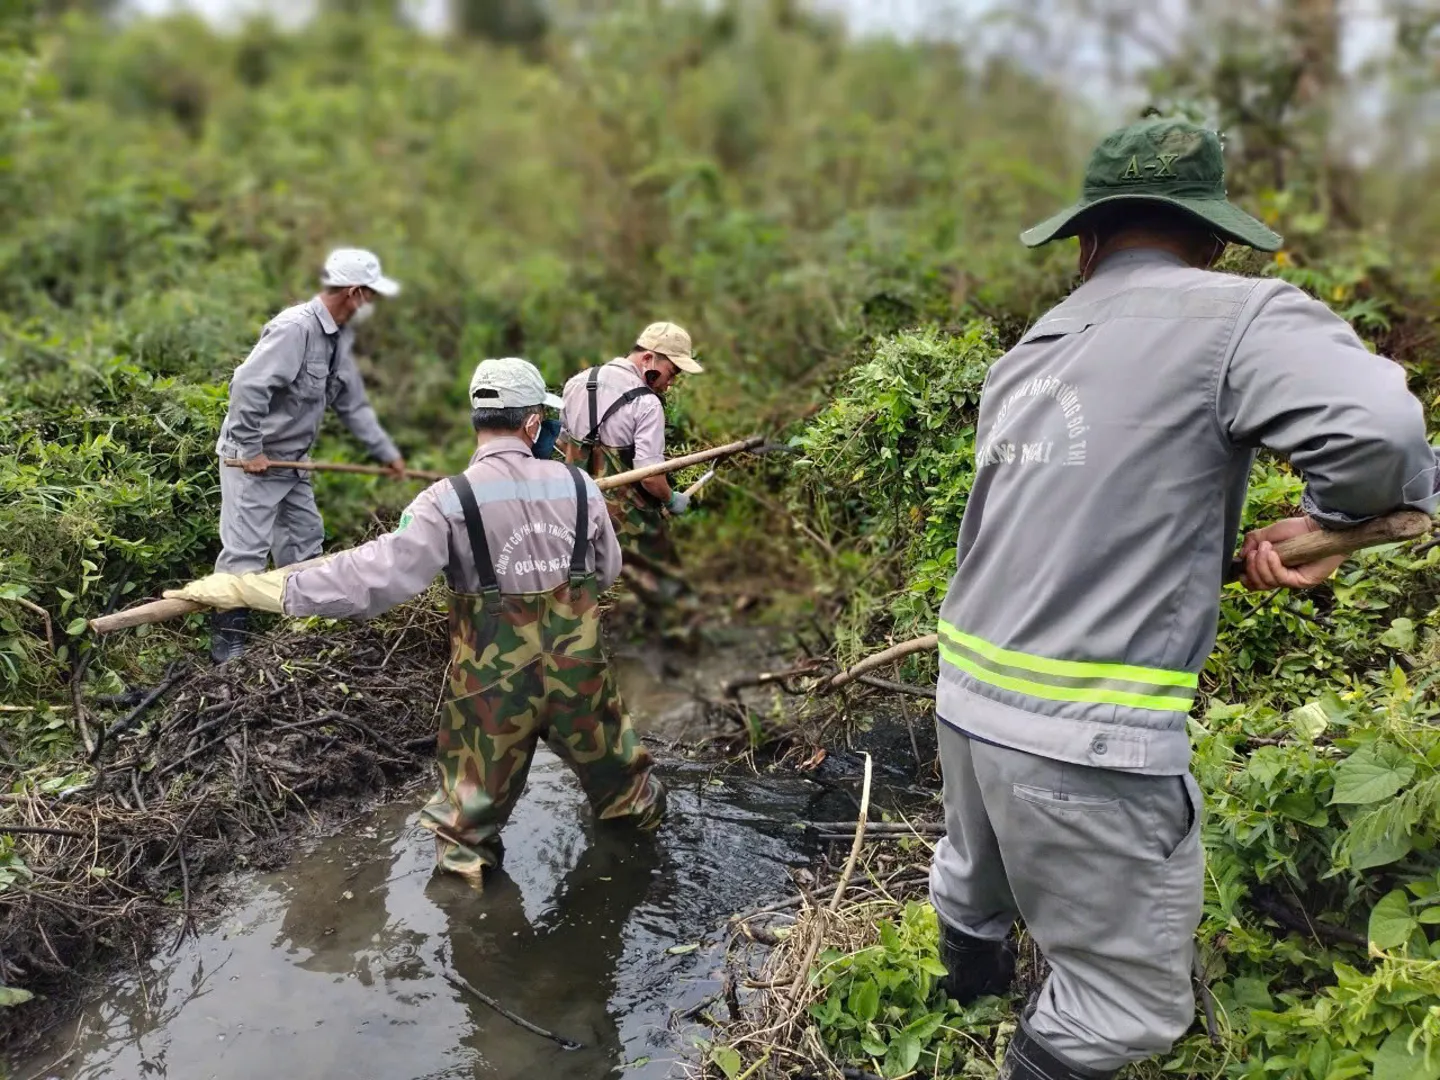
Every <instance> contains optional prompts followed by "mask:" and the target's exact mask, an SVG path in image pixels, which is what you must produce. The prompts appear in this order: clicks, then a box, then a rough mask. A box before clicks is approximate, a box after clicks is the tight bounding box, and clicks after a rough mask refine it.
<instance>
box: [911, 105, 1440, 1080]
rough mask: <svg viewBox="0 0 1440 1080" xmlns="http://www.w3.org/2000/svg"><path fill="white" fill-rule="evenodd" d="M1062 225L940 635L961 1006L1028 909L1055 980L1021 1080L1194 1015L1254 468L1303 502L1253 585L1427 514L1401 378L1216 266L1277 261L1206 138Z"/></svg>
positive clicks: (1317, 312) (1110, 172)
mask: <svg viewBox="0 0 1440 1080" xmlns="http://www.w3.org/2000/svg"><path fill="white" fill-rule="evenodd" d="M1070 236H1073V237H1076V238H1078V239H1079V248H1080V251H1079V266H1080V275H1081V277H1082V278H1083V279H1084V282H1083V284H1081V285H1080V286H1079V287H1078V288H1077V289H1076V290H1075V291H1074V292H1073V293H1071V294H1070V296H1069V297H1067V298H1066V299H1065V300H1064V301H1063V302H1061V303H1060V304H1059V305H1057V306H1056V307H1054V308H1052V309H1051V310H1050V311H1048V312H1047V313H1046V314H1045V315H1043V316H1042V317H1041V318H1040V319H1039V320H1038V321H1037V322H1036V323H1035V324H1034V325H1033V326H1031V327H1030V328H1029V329H1028V330H1027V331H1026V332H1025V333H1024V335H1023V336H1022V337H1021V339H1020V340H1019V342H1017V343H1016V345H1015V346H1014V347H1013V348H1012V349H1011V350H1010V351H1009V352H1008V353H1006V354H1005V356H1003V357H1001V358H1000V359H999V360H998V361H996V362H995V364H994V365H992V367H991V369H990V371H989V373H988V375H987V378H986V381H985V387H984V389H983V391H982V393H981V398H980V410H979V419H978V422H977V424H976V431H975V445H976V461H975V479H974V482H973V484H972V486H971V490H970V495H969V499H968V502H967V504H966V508H965V514H964V518H963V521H962V523H961V526H960V536H959V541H958V545H957V551H956V570H955V576H954V578H953V579H952V580H951V583H950V588H949V591H948V593H947V595H946V597H945V601H944V603H943V604H942V605H941V608H940V619H939V627H938V631H939V633H938V638H939V653H940V675H939V684H938V687H937V690H936V715H937V718H938V720H939V724H938V734H937V741H938V745H939V751H940V762H941V766H942V769H943V773H944V782H945V825H946V835H945V836H944V837H943V838H942V839H941V840H940V841H939V843H938V844H937V845H936V848H935V856H934V862H933V864H932V867H931V874H930V895H931V899H932V901H933V902H934V905H935V910H936V913H937V914H938V916H939V918H940V924H941V956H942V959H943V961H944V963H945V966H946V968H947V970H948V975H947V977H946V990H947V992H948V993H949V995H950V996H951V997H952V998H954V999H956V1000H957V1001H959V1002H961V1003H962V1004H963V1003H968V1002H971V1001H974V1000H975V999H976V998H978V997H981V996H983V995H985V994H998V993H1003V992H1004V991H1005V990H1006V989H1007V987H1008V986H1009V984H1010V980H1011V976H1012V975H1013V973H1014V967H1015V950H1014V947H1013V944H1012V942H1011V934H1012V929H1013V926H1014V925H1015V923H1016V921H1017V920H1023V921H1024V923H1025V926H1026V929H1027V930H1028V932H1029V934H1030V936H1031V938H1032V939H1033V940H1034V941H1035V942H1036V944H1037V945H1038V946H1039V947H1040V951H1041V952H1042V953H1043V954H1044V956H1045V959H1046V960H1047V961H1048V963H1049V967H1050V973H1049V975H1048V977H1047V978H1046V980H1045V982H1044V984H1043V985H1042V986H1041V987H1040V989H1039V990H1038V991H1037V992H1036V994H1035V996H1034V997H1033V998H1032V999H1031V1001H1030V1002H1029V1003H1028V1005H1027V1007H1026V1008H1025V1010H1024V1013H1023V1015H1022V1017H1021V1020H1020V1023H1019V1025H1018V1027H1017V1029H1016V1032H1015V1035H1014V1036H1013V1038H1012V1039H1011V1040H1010V1043H1009V1046H1008V1048H1007V1050H1006V1055H1005V1059H1004V1061H1003V1063H1002V1065H1001V1069H1000V1077H1001V1080H1103V1078H1106V1077H1109V1076H1112V1075H1113V1074H1114V1073H1115V1072H1116V1071H1117V1070H1119V1069H1120V1068H1122V1067H1123V1066H1125V1065H1127V1064H1129V1063H1131V1062H1135V1061H1139V1060H1142V1059H1144V1058H1148V1057H1152V1056H1154V1055H1156V1054H1163V1053H1165V1052H1167V1051H1168V1050H1169V1048H1170V1047H1171V1045H1172V1044H1173V1043H1174V1042H1175V1040H1176V1039H1178V1038H1179V1037H1180V1036H1181V1035H1183V1034H1184V1033H1185V1031H1186V1030H1187V1029H1188V1028H1189V1027H1190V1025H1191V1024H1192V1023H1193V1022H1194V1020H1195V999H1194V994H1193V992H1192V989H1191V978H1190V976H1191V970H1192V965H1193V960H1194V935H1195V931H1196V928H1197V926H1198V925H1199V922H1200V915H1201V906H1202V902H1203V899H1204V889H1203V881H1204V878H1203V873H1204V869H1203V867H1204V858H1203V854H1202V850H1201V844H1200V824H1201V816H1202V806H1201V797H1200V789H1199V788H1198V787H1197V786H1196V783H1195V781H1194V779H1193V778H1192V777H1191V775H1190V744H1189V739H1188V735H1187V719H1188V717H1189V714H1190V712H1191V710H1192V709H1193V708H1194V705H1195V702H1196V700H1197V698H1198V697H1199V694H1198V688H1199V678H1198V676H1199V672H1200V669H1201V668H1202V667H1203V666H1204V664H1205V661H1206V658H1207V657H1208V655H1209V653H1210V650H1211V647H1212V645H1213V644H1214V641H1215V631H1216V624H1217V621H1218V614H1219V604H1218V600H1217V597H1218V594H1219V591H1220V588H1221V583H1222V581H1223V579H1224V575H1225V572H1226V569H1227V566H1228V564H1229V562H1230V559H1231V555H1232V553H1233V552H1234V545H1235V542H1236V538H1237V534H1238V531H1239V527H1240V521H1241V514H1242V511H1243V509H1244V506H1245V494H1246V485H1247V482H1248V478H1249V474H1250V467H1251V464H1252V462H1253V461H1254V457H1255V453H1256V452H1257V450H1259V449H1261V448H1266V449H1269V450H1271V451H1273V452H1275V453H1277V454H1280V455H1282V456H1284V457H1286V458H1288V459H1289V461H1290V464H1291V466H1292V467H1294V469H1295V470H1296V472H1298V473H1299V474H1301V475H1302V476H1303V477H1304V479H1305V490H1304V495H1303V498H1302V499H1301V503H1300V510H1301V511H1302V512H1301V513H1299V514H1297V515H1296V516H1294V517H1290V518H1288V519H1286V520H1284V521H1281V522H1278V523H1276V524H1273V525H1270V526H1268V527H1266V528H1263V529H1259V530H1257V531H1255V532H1252V533H1250V534H1249V536H1247V537H1246V540H1245V544H1244V548H1243V549H1242V550H1243V554H1244V556H1245V575H1244V580H1245V583H1246V584H1247V585H1248V586H1249V587H1251V588H1254V589H1274V588H1292V589H1296V588H1308V587H1310V586H1312V585H1316V584H1319V583H1320V582H1322V581H1324V580H1325V578H1327V577H1328V576H1329V575H1330V574H1331V573H1332V572H1333V571H1334V570H1335V568H1336V566H1337V565H1338V563H1339V561H1340V558H1339V557H1336V558H1332V559H1322V560H1319V561H1316V562H1313V563H1310V564H1308V565H1305V566H1298V567H1286V566H1284V565H1283V564H1282V563H1281V561H1280V557H1279V555H1278V554H1277V552H1276V551H1275V547H1274V545H1275V544H1277V543H1279V542H1280V541H1282V540H1285V539H1287V538H1289V537H1291V536H1295V535H1298V534H1299V533H1302V532H1307V531H1313V530H1316V529H1345V528H1348V527H1351V526H1354V525H1357V524H1359V523H1361V522H1364V521H1367V520H1369V519H1371V518H1373V517H1377V516H1379V515H1382V514H1385V513H1388V512H1390V511H1392V510H1396V509H1399V508H1401V507H1413V508H1415V509H1420V510H1425V511H1427V512H1428V511H1433V509H1434V506H1435V503H1436V499H1435V494H1434V492H1435V479H1436V471H1437V470H1436V463H1435V457H1434V454H1433V453H1432V451H1431V449H1430V446H1429V444H1428V442H1427V440H1426V433H1425V417H1424V410H1423V409H1422V408H1421V406H1420V403H1419V402H1418V401H1416V400H1415V398H1414V397H1413V396H1412V395H1411V394H1410V393H1409V391H1408V390H1407V389H1406V387H1405V373H1404V371H1403V369H1402V368H1401V367H1400V366H1399V365H1397V364H1394V363H1392V362H1390V361H1389V360H1386V359H1385V358H1384V357H1380V356H1376V355H1374V354H1372V353H1371V352H1369V351H1368V350H1367V349H1366V347H1365V345H1364V343H1363V342H1361V341H1360V339H1359V338H1358V337H1357V336H1356V335H1355V332H1354V331H1353V330H1352V329H1351V328H1350V326H1349V325H1348V324H1346V323H1345V322H1344V321H1343V320H1342V319H1340V318H1339V317H1338V316H1336V315H1335V314H1334V313H1333V312H1331V311H1330V310H1329V309H1328V308H1327V307H1326V306H1325V305H1324V304H1321V303H1320V302H1318V301H1316V300H1314V299H1312V298H1310V297H1308V296H1306V295H1305V294H1304V293H1303V292H1301V291H1300V290H1299V289H1297V288H1295V287H1294V286H1293V285H1289V284H1287V283H1286V282H1284V281H1281V280H1278V279H1276V278H1273V277H1267V278H1247V277H1240V276H1238V275H1234V274H1225V273H1217V272H1215V271H1213V270H1211V269H1210V267H1211V266H1213V265H1214V263H1215V261H1216V260H1217V259H1218V258H1219V257H1220V255H1221V254H1222V253H1223V252H1224V250H1225V248H1226V246H1227V245H1228V244H1230V243H1239V244H1244V245H1247V246H1249V247H1252V248H1258V249H1261V250H1266V251H1270V250H1276V249H1278V248H1279V246H1280V244H1281V239H1280V237H1279V236H1277V235H1276V234H1275V233H1273V232H1271V231H1270V230H1269V229H1268V228H1266V227H1265V226H1264V225H1262V224H1261V223H1260V222H1259V221H1256V220H1255V219H1254V218H1253V217H1251V216H1250V215H1249V214H1247V213H1245V212H1244V211H1243V210H1241V209H1240V208H1239V207H1237V206H1235V205H1234V204H1233V203H1231V202H1230V201H1229V200H1228V198H1227V197H1226V190H1225V170H1224V164H1223V161H1222V157H1221V149H1220V140H1219V138H1218V137H1217V136H1216V135H1215V133H1214V132H1211V131H1207V130H1205V129H1204V128H1202V127H1199V126H1197V125H1195V124H1191V123H1188V122H1186V121H1184V120H1174V119H1164V118H1150V119H1146V120H1143V121H1141V122H1139V123H1137V124H1133V125H1131V126H1129V127H1126V128H1123V129H1122V130H1120V131H1117V132H1115V133H1113V134H1111V135H1110V136H1108V137H1107V138H1106V139H1105V140H1104V141H1103V142H1101V143H1100V145H1099V147H1097V148H1096V150H1095V152H1094V154H1093V155H1092V156H1091V159H1090V165H1089V168H1088V169H1087V170H1086V174H1085V183H1084V188H1083V191H1082V194H1081V198H1080V200H1079V202H1077V203H1075V204H1074V205H1073V206H1070V207H1068V208H1067V209H1065V210H1063V211H1061V212H1060V213H1058V214H1056V215H1054V216H1053V217H1051V218H1049V219H1047V220H1046V221H1044V222H1042V223H1041V224H1039V225H1037V226H1035V227H1034V228H1033V229H1031V230H1029V231H1028V232H1026V233H1024V234H1023V236H1022V239H1023V241H1024V242H1025V243H1026V244H1028V245H1031V246H1038V245H1040V244H1044V243H1048V242H1050V241H1052V240H1058V239H1060V238H1062V237H1070Z"/></svg>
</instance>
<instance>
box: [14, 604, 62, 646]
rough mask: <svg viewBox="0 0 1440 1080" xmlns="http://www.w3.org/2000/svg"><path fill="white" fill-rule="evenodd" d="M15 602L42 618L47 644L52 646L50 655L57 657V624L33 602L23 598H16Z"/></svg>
mask: <svg viewBox="0 0 1440 1080" xmlns="http://www.w3.org/2000/svg"><path fill="white" fill-rule="evenodd" d="M15 602H16V603H17V604H19V605H20V606H21V607H23V608H24V609H25V610H26V611H33V612H34V613H35V614H36V615H39V616H40V619H41V621H43V622H44V623H45V643H46V644H47V645H49V646H50V655H51V656H54V655H55V624H54V623H52V622H51V621H50V613H49V612H48V611H46V610H45V609H44V608H43V607H41V606H40V605H39V604H37V603H35V601H33V600H26V599H25V598H24V597H23V596H17V597H15Z"/></svg>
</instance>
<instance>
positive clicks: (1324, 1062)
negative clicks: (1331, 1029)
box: [1306, 1038, 1330, 1080]
mask: <svg viewBox="0 0 1440 1080" xmlns="http://www.w3.org/2000/svg"><path fill="white" fill-rule="evenodd" d="M1306 1071H1307V1072H1309V1073H1310V1080H1325V1078H1326V1077H1327V1076H1329V1075H1330V1040H1329V1039H1325V1038H1322V1039H1321V1040H1320V1041H1319V1042H1316V1043H1312V1044H1311V1046H1310V1060H1309V1064H1308V1065H1307V1066H1306Z"/></svg>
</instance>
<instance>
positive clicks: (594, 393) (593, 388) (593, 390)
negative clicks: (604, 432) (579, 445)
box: [585, 367, 600, 443]
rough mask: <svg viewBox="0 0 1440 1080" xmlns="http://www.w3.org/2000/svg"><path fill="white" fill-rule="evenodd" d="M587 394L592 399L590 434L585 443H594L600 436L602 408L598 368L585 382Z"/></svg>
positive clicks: (592, 369)
mask: <svg viewBox="0 0 1440 1080" xmlns="http://www.w3.org/2000/svg"><path fill="white" fill-rule="evenodd" d="M585 393H586V394H587V395H588V396H589V398H590V434H589V435H586V436H585V441H586V442H587V443H593V442H594V441H595V440H596V439H597V438H599V436H600V411H599V410H600V406H599V404H598V398H599V394H600V369H599V368H598V367H592V368H591V369H590V377H589V378H588V379H586V380H585Z"/></svg>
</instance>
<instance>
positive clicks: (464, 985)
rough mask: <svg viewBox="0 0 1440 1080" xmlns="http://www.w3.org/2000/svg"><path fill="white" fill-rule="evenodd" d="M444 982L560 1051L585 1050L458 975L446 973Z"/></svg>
mask: <svg viewBox="0 0 1440 1080" xmlns="http://www.w3.org/2000/svg"><path fill="white" fill-rule="evenodd" d="M445 981H446V982H448V983H449V984H450V985H451V986H453V987H455V988H456V989H457V990H464V991H465V992H466V993H467V994H470V995H471V996H472V997H474V998H475V999H476V1000H477V1001H479V1002H480V1003H481V1004H482V1005H485V1006H488V1007H489V1008H491V1009H494V1010H495V1011H496V1012H497V1013H499V1014H500V1015H501V1016H503V1017H504V1018H505V1019H506V1020H509V1021H510V1022H511V1023H512V1024H515V1025H517V1026H519V1027H522V1028H524V1029H525V1030H526V1031H528V1032H530V1033H531V1034H533V1035H539V1036H541V1037H542V1038H546V1039H549V1040H550V1041H551V1042H553V1043H555V1044H556V1045H558V1046H559V1047H560V1049H562V1050H583V1049H585V1044H584V1043H581V1042H576V1041H575V1040H574V1039H567V1038H565V1037H564V1036H563V1035H556V1034H555V1033H554V1032H553V1031H547V1030H545V1029H544V1028H543V1027H541V1026H540V1025H539V1024H532V1023H531V1022H530V1021H529V1020H526V1019H525V1018H524V1017H523V1016H521V1015H520V1014H519V1013H513V1012H511V1011H510V1010H509V1009H507V1008H506V1007H505V1006H504V1005H501V1004H500V1002H498V1001H496V1000H495V999H494V998H492V997H491V996H490V995H489V994H482V993H481V992H480V991H479V990H476V989H475V987H473V986H471V985H470V984H469V983H468V982H466V981H465V980H464V979H462V978H460V976H458V975H455V974H452V973H451V972H448V971H447V972H446V973H445Z"/></svg>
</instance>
